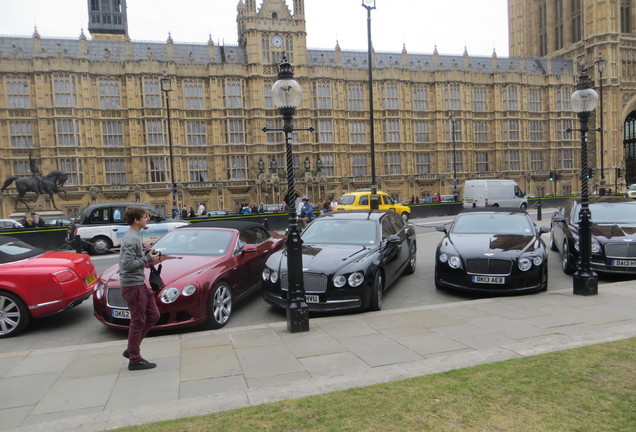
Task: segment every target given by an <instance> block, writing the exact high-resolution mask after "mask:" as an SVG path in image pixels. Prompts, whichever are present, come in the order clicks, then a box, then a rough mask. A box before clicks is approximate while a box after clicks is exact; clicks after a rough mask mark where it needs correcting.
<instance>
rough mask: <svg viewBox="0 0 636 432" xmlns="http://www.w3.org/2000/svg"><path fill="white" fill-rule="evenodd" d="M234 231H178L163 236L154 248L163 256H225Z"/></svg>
mask: <svg viewBox="0 0 636 432" xmlns="http://www.w3.org/2000/svg"><path fill="white" fill-rule="evenodd" d="M233 237H234V231H230V230H220V229H198V230H197V229H177V230H174V231H171V232H169V233H168V234H166V235H165V236H163V237H162V238H161V239H159V241H158V242H157V243H155V244H154V246H153V248H154V249H155V250H157V251H159V252H161V253H162V254H163V255H224V254H225V253H226V252H227V251H228V250H229V249H230V244H231V242H232V238H233Z"/></svg>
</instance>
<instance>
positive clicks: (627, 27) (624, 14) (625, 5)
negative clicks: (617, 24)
mask: <svg viewBox="0 0 636 432" xmlns="http://www.w3.org/2000/svg"><path fill="white" fill-rule="evenodd" d="M631 32H632V0H621V33H631Z"/></svg>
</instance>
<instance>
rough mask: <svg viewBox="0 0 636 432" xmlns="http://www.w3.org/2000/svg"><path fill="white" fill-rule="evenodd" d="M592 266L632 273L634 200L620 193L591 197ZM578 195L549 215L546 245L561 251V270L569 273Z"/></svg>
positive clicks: (574, 254) (574, 255) (635, 269)
mask: <svg viewBox="0 0 636 432" xmlns="http://www.w3.org/2000/svg"><path fill="white" fill-rule="evenodd" d="M589 208H590V214H591V219H592V225H591V228H590V230H591V232H592V244H591V246H592V257H591V267H592V270H594V271H596V272H599V273H624V274H636V201H634V200H633V199H629V198H623V197H593V198H590V203H589ZM580 211H581V202H580V200H579V199H570V200H568V201H566V202H565V203H564V204H563V205H562V206H561V207H560V208H559V209H558V210H557V211H556V212H555V213H554V215H553V216H552V224H551V227H550V248H551V249H552V250H553V251H558V252H559V253H560V254H561V263H562V267H563V271H564V272H565V273H566V274H572V273H574V272H575V270H576V261H577V259H578V258H579V213H580Z"/></svg>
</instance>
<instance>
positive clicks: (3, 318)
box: [0, 291, 31, 339]
mask: <svg viewBox="0 0 636 432" xmlns="http://www.w3.org/2000/svg"><path fill="white" fill-rule="evenodd" d="M30 321H31V314H30V313H29V308H27V306H26V304H25V303H24V301H22V299H21V298H20V297H18V296H17V295H15V294H13V293H10V292H6V291H2V292H0V339H4V338H9V337H12V336H16V335H18V334H19V333H20V332H22V331H23V330H24V329H25V328H26V326H27V325H28V324H29V322H30Z"/></svg>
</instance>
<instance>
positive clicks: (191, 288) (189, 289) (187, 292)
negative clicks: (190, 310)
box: [181, 284, 197, 297]
mask: <svg viewBox="0 0 636 432" xmlns="http://www.w3.org/2000/svg"><path fill="white" fill-rule="evenodd" d="M196 290H197V287H196V285H192V284H190V285H186V286H184V287H183V289H182V290H181V294H183V295H184V296H186V297H189V296H191V295H192V294H194V292H195V291H196Z"/></svg>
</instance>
